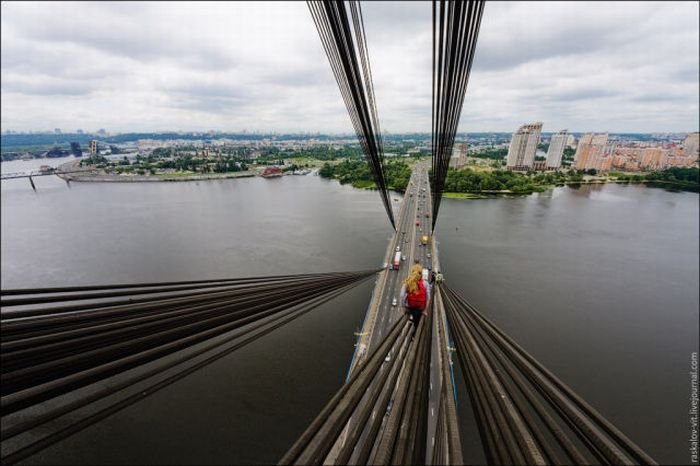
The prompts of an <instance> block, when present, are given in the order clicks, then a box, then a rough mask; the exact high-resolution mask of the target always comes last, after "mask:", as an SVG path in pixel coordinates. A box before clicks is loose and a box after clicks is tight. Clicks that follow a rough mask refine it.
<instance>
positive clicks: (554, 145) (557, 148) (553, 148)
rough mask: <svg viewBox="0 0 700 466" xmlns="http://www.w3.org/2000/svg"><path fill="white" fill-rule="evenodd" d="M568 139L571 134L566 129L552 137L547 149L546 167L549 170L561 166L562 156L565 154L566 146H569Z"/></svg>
mask: <svg viewBox="0 0 700 466" xmlns="http://www.w3.org/2000/svg"><path fill="white" fill-rule="evenodd" d="M568 141H569V134H568V133H567V130H565V129H563V130H561V131H559V132H558V133H557V134H555V135H553V136H552V139H551V140H550V141H549V149H548V150H547V164H546V167H547V169H548V170H557V169H558V168H559V167H561V157H562V155H564V148H565V147H566V146H567V142H568Z"/></svg>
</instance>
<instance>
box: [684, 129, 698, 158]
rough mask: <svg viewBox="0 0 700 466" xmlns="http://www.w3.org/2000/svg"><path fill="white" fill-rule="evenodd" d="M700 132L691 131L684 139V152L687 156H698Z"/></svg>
mask: <svg viewBox="0 0 700 466" xmlns="http://www.w3.org/2000/svg"><path fill="white" fill-rule="evenodd" d="M699 143H700V133H690V134H689V135H688V136H687V137H686V138H685V140H684V141H683V153H684V154H685V156H686V157H697V156H698V150H699V149H700V144H699Z"/></svg>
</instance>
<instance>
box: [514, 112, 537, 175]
mask: <svg viewBox="0 0 700 466" xmlns="http://www.w3.org/2000/svg"><path fill="white" fill-rule="evenodd" d="M541 132H542V123H541V122H536V123H530V124H527V125H523V126H521V127H520V128H518V131H516V132H515V133H513V137H512V138H511V140H510V147H509V148H508V161H507V163H506V168H507V169H508V170H529V169H530V168H531V167H532V164H533V162H534V161H535V152H537V144H539V142H540V133H541Z"/></svg>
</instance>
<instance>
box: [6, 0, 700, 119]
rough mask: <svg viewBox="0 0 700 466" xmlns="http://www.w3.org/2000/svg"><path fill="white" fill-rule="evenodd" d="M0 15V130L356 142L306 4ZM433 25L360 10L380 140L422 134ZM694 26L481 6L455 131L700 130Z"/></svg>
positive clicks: (644, 6) (426, 12) (681, 9)
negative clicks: (301, 135)
mask: <svg viewBox="0 0 700 466" xmlns="http://www.w3.org/2000/svg"><path fill="white" fill-rule="evenodd" d="M2 13H3V14H2V28H1V31H0V32H1V34H2V54H1V55H2V62H1V64H2V112H1V114H2V125H3V128H8V129H20V130H21V129H36V128H37V126H38V127H45V125H49V127H56V126H57V127H69V126H71V125H75V126H76V127H84V128H89V127H92V126H95V128H99V127H108V128H110V129H111V130H113V131H125V130H132V131H133V130H137V131H138V130H147V129H190V128H194V129H196V128H206V129H209V128H214V129H222V130H236V129H242V128H243V127H247V128H248V129H252V128H254V127H256V128H258V129H263V130H264V129H267V130H286V129H295V130H308V131H350V132H352V128H351V126H350V123H349V119H348V117H347V113H346V110H345V107H344V104H343V101H342V98H341V96H340V93H339V91H338V89H337V85H336V83H335V80H334V78H333V74H332V72H331V70H330V67H329V64H328V60H327V58H326V56H325V54H324V52H323V48H322V47H321V45H320V41H319V38H318V34H317V32H316V31H315V29H314V26H313V22H312V20H311V18H310V15H309V13H308V10H307V8H306V6H305V5H304V4H303V2H290V3H284V2H280V3H274V4H265V3H261V2H231V3H204V4H199V3H194V2H173V3H157V2H154V3H150V2H149V3H133V2H128V3H127V2H109V3H98V2H81V3H72V2H61V3H19V2H14V3H13V2H9V3H3V4H2ZM430 14H431V3H430V2H427V1H425V2H365V3H363V15H364V20H365V27H366V33H367V40H368V48H369V52H370V57H371V62H372V72H373V77H374V84H375V90H376V96H377V100H378V107H379V113H380V118H381V121H382V128H383V129H385V130H387V131H390V132H394V133H396V132H402V131H429V129H430V115H431V99H432V94H431V76H432V75H431V73H432V69H431V62H432V60H431V42H432V37H431V33H432V31H431V28H432V26H431V24H432V22H431V18H430ZM62 18H69V20H65V21H64V20H61V19H62ZM697 18H698V4H697V3H683V2H676V3H673V2H665V3H651V2H642V3H616V2H600V3H583V2H570V3H553V4H552V3H545V2H542V3H539V2H493V1H490V2H488V3H487V4H486V8H485V13H484V19H483V22H482V26H481V32H480V37H479V42H478V45H477V54H476V59H475V62H474V66H473V68H472V75H471V77H470V82H469V87H468V91H467V96H466V101H465V105H464V110H463V113H462V120H461V123H462V124H461V126H460V131H482V130H484V131H491V130H494V131H499V130H500V131H512V130H514V129H515V128H517V126H518V125H520V124H522V123H523V122H525V121H530V120H543V121H545V125H546V127H549V128H552V127H554V128H560V127H562V128H563V127H568V128H570V129H571V130H572V131H576V130H594V129H595V130H600V129H603V130H604V129H608V130H610V131H615V130H629V131H663V130H676V129H687V127H688V126H696V125H697V121H698V107H697V104H696V102H697V100H698V92H699V91H698V86H697V82H698V69H699V63H698V45H697V43H698V30H699V27H698V19H697ZM78 110H79V111H78ZM640 113H643V114H644V115H645V118H636V117H635V118H633V116H635V115H637V114H640ZM95 116H98V118H97V119H98V120H99V122H98V121H96V119H95ZM32 121H34V122H36V123H35V125H34V126H32V124H31V122H32ZM164 125H166V126H164ZM167 125H171V127H170V128H168V126H167ZM256 125H259V126H256Z"/></svg>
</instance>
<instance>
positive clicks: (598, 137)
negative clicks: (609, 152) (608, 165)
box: [574, 133, 608, 170]
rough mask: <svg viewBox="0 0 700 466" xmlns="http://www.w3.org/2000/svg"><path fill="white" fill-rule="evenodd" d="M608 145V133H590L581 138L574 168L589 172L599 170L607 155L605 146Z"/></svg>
mask: <svg viewBox="0 0 700 466" xmlns="http://www.w3.org/2000/svg"><path fill="white" fill-rule="evenodd" d="M607 143H608V133H601V134H595V133H588V134H584V135H583V136H581V139H580V140H579V142H578V146H577V147H576V155H575V156H574V168H576V169H579V170H581V169H583V170H589V169H591V168H595V169H599V168H600V166H601V165H600V164H601V161H600V160H599V159H601V158H602V157H603V155H604V153H605V145H606V144H607Z"/></svg>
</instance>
